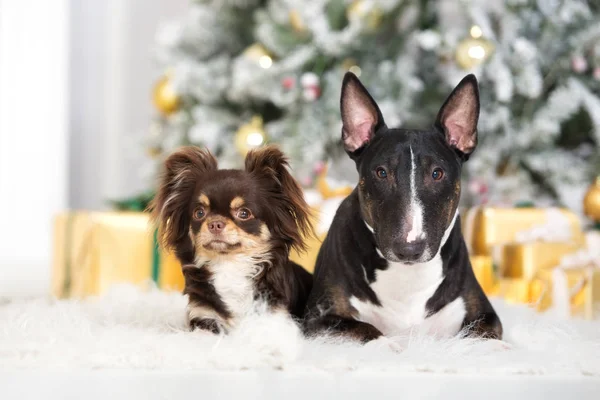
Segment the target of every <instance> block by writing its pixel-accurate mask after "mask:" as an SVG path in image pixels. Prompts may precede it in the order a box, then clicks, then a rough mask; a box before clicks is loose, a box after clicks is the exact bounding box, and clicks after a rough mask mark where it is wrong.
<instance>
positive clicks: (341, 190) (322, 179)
mask: <svg viewBox="0 0 600 400" xmlns="http://www.w3.org/2000/svg"><path fill="white" fill-rule="evenodd" d="M316 186H317V190H318V191H319V193H320V194H321V196H323V198H324V199H331V198H333V197H346V196H349V195H350V193H352V190H353V188H352V186H342V187H337V188H332V187H331V186H330V185H329V183H328V182H327V166H325V167H324V168H323V170H322V171H321V172H320V173H319V175H318V176H317V182H316Z"/></svg>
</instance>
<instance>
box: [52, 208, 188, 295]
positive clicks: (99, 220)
mask: <svg viewBox="0 0 600 400" xmlns="http://www.w3.org/2000/svg"><path fill="white" fill-rule="evenodd" d="M156 251H157V249H156V248H155V246H154V241H153V231H152V228H151V226H150V222H149V216H148V215H147V214H145V213H137V212H68V213H63V214H60V215H58V216H57V217H56V218H55V223H54V258H53V267H52V294H53V295H54V296H56V297H59V298H65V297H84V296H89V295H99V294H102V293H104V292H106V290H107V289H108V288H109V287H110V286H111V285H113V284H115V283H124V282H128V283H134V284H142V283H144V282H148V281H149V280H150V279H153V278H154V279H155V280H156V283H157V284H158V286H159V287H160V288H163V289H170V290H182V289H183V284H184V280H183V274H182V273H181V267H180V265H179V262H178V261H177V259H176V258H175V257H174V256H173V255H172V254H169V253H166V252H163V251H159V252H156ZM157 256H158V260H160V263H159V264H156V265H155V267H154V268H156V269H157V270H156V271H153V262H154V261H155V257H157ZM153 275H154V276H153Z"/></svg>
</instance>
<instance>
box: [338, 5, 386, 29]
mask: <svg viewBox="0 0 600 400" xmlns="http://www.w3.org/2000/svg"><path fill="white" fill-rule="evenodd" d="M346 18H348V20H349V21H353V20H357V19H358V20H363V21H364V23H365V26H366V27H367V30H368V31H374V30H376V29H377V28H379V26H380V25H381V20H382V19H383V12H382V11H381V9H379V8H378V7H377V6H373V5H371V4H369V3H368V2H367V1H365V0H355V1H353V2H352V3H351V4H350V5H349V6H348V9H347V10H346Z"/></svg>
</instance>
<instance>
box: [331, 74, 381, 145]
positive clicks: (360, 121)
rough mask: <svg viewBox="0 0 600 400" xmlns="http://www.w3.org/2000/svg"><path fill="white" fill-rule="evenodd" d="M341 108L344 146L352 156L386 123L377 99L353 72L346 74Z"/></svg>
mask: <svg viewBox="0 0 600 400" xmlns="http://www.w3.org/2000/svg"><path fill="white" fill-rule="evenodd" d="M340 109H341V113H342V123H343V126H342V140H343V142H344V148H345V149H346V151H347V152H348V153H349V154H350V156H352V154H353V153H355V152H356V151H357V150H359V149H362V148H363V147H364V146H366V145H367V144H368V143H369V141H370V140H371V139H372V138H373V135H375V132H376V131H377V129H378V128H379V127H381V126H383V125H384V122H383V117H382V115H381V111H379V107H378V106H377V103H375V100H373V98H372V97H371V95H370V94H369V92H368V91H367V89H365V87H364V86H363V85H362V83H360V81H359V80H358V78H357V77H356V75H354V74H353V73H352V72H347V73H346V75H345V76H344V81H343V83H342V97H341V99H340Z"/></svg>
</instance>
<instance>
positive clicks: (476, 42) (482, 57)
mask: <svg viewBox="0 0 600 400" xmlns="http://www.w3.org/2000/svg"><path fill="white" fill-rule="evenodd" d="M493 52H494V44H493V43H492V42H491V41H489V40H487V39H485V38H483V32H482V31H481V28H480V27H479V26H477V25H473V26H472V27H471V29H470V31H469V37H467V38H465V39H463V40H461V42H460V43H459V44H458V46H457V47H456V54H455V57H456V62H457V64H458V65H459V66H460V67H461V68H463V69H466V70H469V69H472V68H474V67H476V66H477V65H480V64H482V63H483V62H485V61H487V60H488V59H489V58H490V56H491V55H492V53H493Z"/></svg>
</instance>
